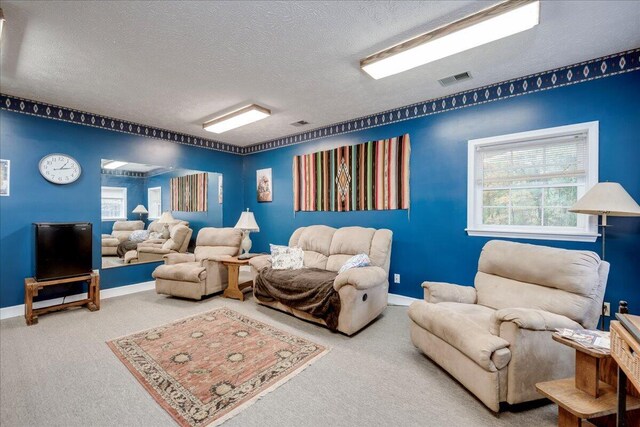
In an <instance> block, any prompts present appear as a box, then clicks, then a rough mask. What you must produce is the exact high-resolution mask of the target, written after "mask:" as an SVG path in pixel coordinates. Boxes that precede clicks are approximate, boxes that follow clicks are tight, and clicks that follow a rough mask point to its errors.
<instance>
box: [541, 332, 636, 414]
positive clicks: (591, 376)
mask: <svg viewBox="0 0 640 427" xmlns="http://www.w3.org/2000/svg"><path fill="white" fill-rule="evenodd" d="M552 337H553V339H554V341H557V342H559V343H562V344H564V345H567V346H569V347H571V348H573V349H575V350H576V375H575V377H574V378H564V379H561V380H554V381H546V382H542V383H538V384H536V390H538V392H539V393H540V394H542V395H543V396H545V397H547V398H549V399H551V400H552V401H553V402H555V403H556V404H557V405H558V426H559V427H569V426H571V427H579V426H582V425H585V424H582V420H589V421H590V422H591V423H592V424H594V425H613V424H612V423H613V422H615V414H616V409H617V396H616V395H617V393H616V387H615V385H616V383H617V380H618V371H617V369H618V365H617V363H616V362H615V361H614V360H613V358H612V357H611V354H610V352H607V353H600V352H597V351H594V350H592V349H590V348H587V347H584V346H582V345H581V344H579V343H577V342H575V341H572V340H569V339H567V338H564V337H561V336H559V335H557V334H553V335H552ZM638 396H639V394H638V392H637V391H636V390H635V389H634V388H633V387H632V386H630V395H629V396H628V397H627V408H628V409H630V410H633V412H628V413H627V416H628V417H630V419H633V420H637V419H638V418H637V417H638V414H639V411H635V410H636V409H640V398H638ZM586 425H589V424H586Z"/></svg>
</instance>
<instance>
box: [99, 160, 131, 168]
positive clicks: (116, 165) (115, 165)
mask: <svg viewBox="0 0 640 427" xmlns="http://www.w3.org/2000/svg"><path fill="white" fill-rule="evenodd" d="M126 164H127V162H119V161H117V160H113V161H111V162H109V163H107V164H105V165H104V166H103V168H105V169H118V168H119V167H120V166H124V165H126Z"/></svg>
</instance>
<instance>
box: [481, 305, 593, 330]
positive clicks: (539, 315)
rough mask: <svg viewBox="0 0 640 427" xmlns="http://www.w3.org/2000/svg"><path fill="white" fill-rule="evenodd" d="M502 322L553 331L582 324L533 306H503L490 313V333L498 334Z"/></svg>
mask: <svg viewBox="0 0 640 427" xmlns="http://www.w3.org/2000/svg"><path fill="white" fill-rule="evenodd" d="M503 322H512V323H515V324H516V325H517V326H518V327H519V328H521V329H528V330H531V331H555V330H556V329H557V328H569V329H582V326H581V325H580V324H579V323H577V322H574V321H573V320H571V319H569V318H568V317H566V316H562V315H560V314H556V313H551V312H549V311H544V310H537V309H535V308H503V309H500V310H496V311H495V312H494V313H493V314H492V315H491V333H492V334H495V335H500V325H501V324H502V323H503Z"/></svg>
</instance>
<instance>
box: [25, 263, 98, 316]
mask: <svg viewBox="0 0 640 427" xmlns="http://www.w3.org/2000/svg"><path fill="white" fill-rule="evenodd" d="M83 281H86V282H87V283H88V285H89V289H88V290H87V298H85V299H82V300H79V301H72V302H67V303H65V304H56V305H52V306H49V307H44V308H33V297H35V296H37V295H38V292H39V291H40V289H43V288H45V287H47V286H53V285H59V284H61V283H72V282H83ZM83 305H86V306H87V308H88V309H89V310H90V311H96V310H100V273H99V272H98V270H94V271H93V272H92V273H91V274H85V275H84V276H76V277H67V278H65V279H54V280H44V281H40V282H39V281H37V280H36V279H35V278H33V277H27V278H26V279H24V318H25V319H26V321H27V325H35V324H37V323H38V315H39V314H45V313H51V312H52V311H58V310H64V309H65V308H69V307H79V306H83Z"/></svg>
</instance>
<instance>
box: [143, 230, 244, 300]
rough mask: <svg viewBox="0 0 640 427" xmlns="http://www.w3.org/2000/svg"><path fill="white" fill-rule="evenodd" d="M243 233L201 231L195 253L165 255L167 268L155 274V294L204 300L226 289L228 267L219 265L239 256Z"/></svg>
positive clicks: (162, 267)
mask: <svg viewBox="0 0 640 427" xmlns="http://www.w3.org/2000/svg"><path fill="white" fill-rule="evenodd" d="M241 242H242V230H238V229H235V228H212V227H206V228H202V229H201V230H200V231H199V232H198V237H197V238H196V249H195V253H193V254H189V253H182V254H181V253H170V254H167V255H164V256H163V258H164V262H165V264H164V265H160V266H158V267H157V268H156V269H155V270H154V271H153V274H152V276H153V278H154V279H156V292H157V293H159V294H166V295H173V296H177V297H182V298H191V299H196V300H199V299H202V297H203V296H205V295H210V294H212V293H214V292H219V291H221V290H223V289H225V288H226V287H227V283H228V273H227V267H226V266H225V265H223V264H222V263H221V262H220V261H223V260H224V259H228V258H230V257H232V256H236V255H238V254H239V253H240V243H241Z"/></svg>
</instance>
